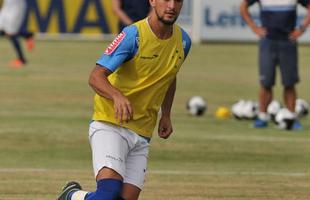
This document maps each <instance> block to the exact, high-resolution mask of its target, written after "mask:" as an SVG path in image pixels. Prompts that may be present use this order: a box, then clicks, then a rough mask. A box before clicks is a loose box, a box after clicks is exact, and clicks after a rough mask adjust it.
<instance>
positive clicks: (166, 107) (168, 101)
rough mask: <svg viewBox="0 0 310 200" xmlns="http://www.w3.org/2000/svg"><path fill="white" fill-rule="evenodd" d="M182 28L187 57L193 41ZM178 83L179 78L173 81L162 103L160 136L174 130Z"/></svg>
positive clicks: (166, 135)
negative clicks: (173, 109)
mask: <svg viewBox="0 0 310 200" xmlns="http://www.w3.org/2000/svg"><path fill="white" fill-rule="evenodd" d="M181 30H182V44H183V50H184V55H185V58H186V57H187V55H188V53H189V51H190V48H191V45H192V41H191V39H190V37H189V35H188V34H187V33H186V32H185V31H184V30H183V29H181ZM176 83H177V79H176V78H175V79H174V80H173V82H172V83H171V85H170V87H169V89H168V91H167V93H166V96H165V99H164V101H163V103H162V105H161V111H162V116H161V119H160V121H159V125H158V135H159V137H161V138H164V139H167V138H168V137H169V136H170V135H171V133H172V132H173V128H172V123H171V107H172V103H173V99H174V94H175V90H176Z"/></svg>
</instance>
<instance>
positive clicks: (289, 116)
mask: <svg viewBox="0 0 310 200" xmlns="http://www.w3.org/2000/svg"><path fill="white" fill-rule="evenodd" d="M295 118H296V117H295V113H293V112H291V111H289V110H288V109H287V108H281V109H280V110H279V112H278V113H277V115H276V118H275V122H276V124H277V125H278V127H279V128H280V129H286V130H290V129H292V127H293V124H294V121H295Z"/></svg>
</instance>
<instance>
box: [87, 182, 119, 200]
mask: <svg viewBox="0 0 310 200" xmlns="http://www.w3.org/2000/svg"><path fill="white" fill-rule="evenodd" d="M122 187H123V182H122V181H121V180H117V179H102V180H100V181H98V182H97V191H96V192H95V196H96V198H94V199H93V200H119V199H120V195H121V193H122Z"/></svg>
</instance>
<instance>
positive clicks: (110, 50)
mask: <svg viewBox="0 0 310 200" xmlns="http://www.w3.org/2000/svg"><path fill="white" fill-rule="evenodd" d="M125 37H126V33H125V32H121V33H120V34H118V36H117V37H116V38H115V39H114V41H113V42H112V43H111V44H110V45H109V46H108V48H107V49H106V50H105V52H104V54H106V55H111V54H112V53H113V52H114V51H115V49H117V47H118V46H119V45H120V43H121V42H122V41H123V39H124V38H125Z"/></svg>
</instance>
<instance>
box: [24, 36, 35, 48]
mask: <svg viewBox="0 0 310 200" xmlns="http://www.w3.org/2000/svg"><path fill="white" fill-rule="evenodd" d="M26 46H27V49H28V51H32V50H33V49H34V39H33V37H30V38H27V39H26Z"/></svg>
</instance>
